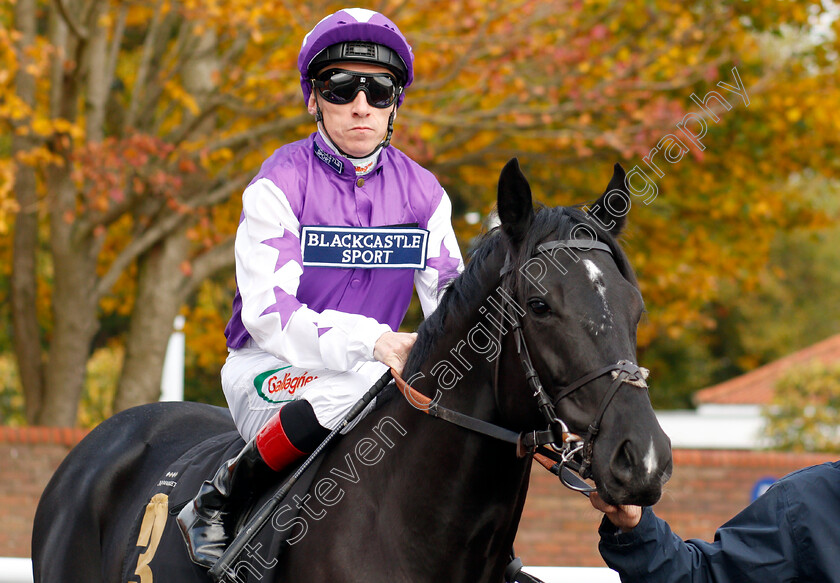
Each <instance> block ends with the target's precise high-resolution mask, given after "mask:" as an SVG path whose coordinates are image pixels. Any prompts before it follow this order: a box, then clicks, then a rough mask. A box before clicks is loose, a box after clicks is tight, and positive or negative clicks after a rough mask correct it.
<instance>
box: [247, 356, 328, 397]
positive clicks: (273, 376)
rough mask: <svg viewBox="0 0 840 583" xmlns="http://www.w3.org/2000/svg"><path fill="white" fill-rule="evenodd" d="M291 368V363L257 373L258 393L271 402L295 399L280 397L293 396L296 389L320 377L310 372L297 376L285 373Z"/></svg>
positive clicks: (255, 383)
mask: <svg viewBox="0 0 840 583" xmlns="http://www.w3.org/2000/svg"><path fill="white" fill-rule="evenodd" d="M289 368H292V367H291V365H289V366H284V367H282V368H276V369H274V370H269V371H266V372H264V373H262V374H259V375H257V376H256V378H254V388H255V389H257V394H259V396H260V397H262V398H263V399H264V400H266V401H268V402H269V403H286V402H288V401H294V399H280V396H281V395H282V396H293V395H294V394H295V391H297V390H298V389H300V388H303V387H304V386H306V385H308V384H309V383H310V382H312V381H314V380H315V379H317V378H318V377H316V376H314V375H310V374H309V373H308V372H304V373H303V374H299V375H297V376H292V375H291V373H288V372H287V373H285V374H283V371H284V370H286V369H289ZM278 373H279V374H278ZM284 393H285V394H284Z"/></svg>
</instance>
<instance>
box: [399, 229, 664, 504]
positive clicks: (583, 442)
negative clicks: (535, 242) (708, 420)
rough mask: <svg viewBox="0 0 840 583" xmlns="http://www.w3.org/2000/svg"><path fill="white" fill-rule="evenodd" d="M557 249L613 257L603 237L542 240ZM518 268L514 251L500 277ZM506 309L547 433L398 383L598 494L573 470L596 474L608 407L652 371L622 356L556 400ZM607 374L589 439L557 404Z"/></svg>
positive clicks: (417, 403) (437, 413)
mask: <svg viewBox="0 0 840 583" xmlns="http://www.w3.org/2000/svg"><path fill="white" fill-rule="evenodd" d="M556 248H567V249H580V250H583V251H591V250H599V251H605V252H607V253H609V254H610V255H612V250H611V249H610V248H609V247H608V246H607V245H605V244H604V243H601V242H600V241H591V240H576V239H566V240H559V241H552V242H550V243H545V244H542V245H540V246H539V247H538V253H547V252H549V251H551V250H552V249H556ZM513 271H514V266H513V262H512V260H511V257H510V253H508V255H507V257H506V259H505V264H504V266H503V267H502V269H501V271H500V272H499V276H500V278H501V279H502V281H503V282H504V281H505V280H507V279H508V278H509V274H511V273H512V272H513ZM504 289H505V291H506V292H508V293H507V294H506V295H507V297H508V298H512V297H513V296H512V295H511V294H510V291H511V290H510V288H509V287H507V286H506V287H505V288H504ZM503 308H504V310H505V313H506V315H507V316H509V319H508V322H512V329H513V333H514V340H515V342H516V352H517V353H518V355H519V359H520V362H521V363H522V368H523V370H524V371H525V378H526V379H527V381H528V385H529V386H530V387H531V389H532V390H533V391H534V394H533V396H534V397H535V398H536V399H537V407H538V408H539V410H540V412H541V413H542V415H543V417H544V418H545V420H546V422H547V423H548V428H547V429H545V430H542V431H538V430H534V431H529V432H525V433H516V432H514V431H511V430H509V429H505V428H503V427H500V426H498V425H494V424H492V423H489V422H487V421H483V420H481V419H477V418H475V417H470V416H469V415H464V414H463V413H459V412H457V411H453V410H451V409H447V408H446V407H442V406H441V405H439V404H437V402H436V401H433V400H432V399H430V398H429V397H426V396H425V395H423V394H421V393H420V392H418V391H416V390H415V389H414V388H412V387H411V386H410V385H409V384H408V383H406V381H404V380H403V379H402V378H401V377H400V376H399V375H398V374H397V373H396V372H393V375H394V379H395V381H396V384H397V387H398V389H399V390H400V392H402V394H403V395H404V396H405V397H406V399H407V400H408V401H409V402H410V403H411V404H412V405H413V406H414V407H416V408H418V409H420V410H421V411H423V412H424V413H427V414H429V415H431V416H433V417H437V418H439V419H443V420H444V421H448V422H449V423H452V424H454V425H458V426H460V427H463V428H465V429H469V430H470V431H474V432H476V433H481V434H483V435H487V436H489V437H493V438H495V439H499V440H502V441H507V442H509V443H514V444H516V446H517V455H519V456H520V457H524V456H525V455H535V454H538V455H541V456H543V459H541V460H539V461H540V463H542V465H544V466H545V467H546V468H547V469H549V470H550V471H551V472H553V473H555V474H557V475H558V476H559V477H560V480H561V481H562V482H563V484H564V485H566V486H567V487H569V488H571V489H573V490H577V491H579V492H584V493H588V492H592V491H594V490H595V488H593V487H591V486H589V484H587V483H586V482H584V481H583V480H581V479H580V478H578V477H577V476H576V475H575V474H574V473H572V472H571V471H570V469H571V470H574V471H575V472H577V474H579V475H580V476H581V477H582V478H584V479H587V478H589V477H591V475H592V456H593V450H594V446H595V439H596V437H597V436H598V433H599V432H600V430H601V421H602V420H603V417H604V413H605V412H606V410H607V407H609V405H610V403H611V402H612V400H613V398H614V397H615V395H616V393H617V392H618V389H619V388H621V386H622V385H624V384H629V385H632V386H635V387H639V388H643V389H647V382H646V379H647V377H648V370H647V369H646V368H642V367H640V366H638V365H636V364H635V363H633V362H631V361H629V360H620V361H618V362H617V363H614V364H608V365H605V366H603V367H601V368H599V369H597V370H595V371H592V372H590V373H587V374H585V375H583V376H581V377H580V378H578V379H577V380H576V381H574V382H572V383H571V384H569V385H567V386H565V387H563V388H562V389H561V390H560V392H559V393H558V394H557V396H556V397H555V398H554V401H552V400H551V399H550V398H549V396H548V394H547V393H546V391H545V389H544V388H543V385H542V383H541V382H540V377H539V374H538V373H537V371H536V369H535V368H534V365H533V362H532V361H531V356H530V354H529V352H528V345H527V343H526V342H525V333H524V331H523V329H522V319H521V317H520V312H517V311H516V310H513V309H512V307H511V304H510V302H509V301H506V302H505V303H504V306H503ZM522 313H524V312H522ZM499 336H500V340H501V330H500V332H499ZM499 361H500V359H499V358H498V357H497V360H496V374H495V378H494V387H493V389H494V393H495V394H496V395H498V390H499V383H498V365H499ZM606 374H610V375H611V377H612V383H611V384H610V388H609V390H608V391H607V393H606V394H605V395H604V397H603V398H602V399H601V404H600V406H599V407H598V412H597V413H596V415H595V417H594V419H593V420H592V422H591V423H590V424H589V426H588V427H587V429H586V435H585V436H584V437H580V436H578V435H576V434H574V433H572V432H571V431H570V430H569V428H568V425H566V423H565V422H564V421H563V420H562V419H560V418H559V417H558V416H557V413H556V408H557V407H558V406H559V403H560V401H561V400H563V399H565V398H566V397H568V396H569V395H571V394H572V393H574V392H575V391H577V390H578V389H581V388H583V387H584V386H586V385H587V384H589V383H590V382H592V381H594V380H595V379H598V378H600V377H602V376H604V375H606ZM546 446H548V447H546ZM577 456H579V457H580V461H577V459H576V457H577Z"/></svg>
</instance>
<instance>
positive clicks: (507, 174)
mask: <svg viewBox="0 0 840 583" xmlns="http://www.w3.org/2000/svg"><path fill="white" fill-rule="evenodd" d="M497 206H498V209H499V220H500V221H501V222H502V229H503V230H504V231H505V233H507V235H508V236H509V237H510V238H511V240H512V241H514V242H519V241H522V239H524V238H525V234H526V233H527V232H528V228H529V227H530V226H531V221H532V220H533V218H534V205H533V202H532V201H531V187H530V186H529V185H528V180H527V179H526V178H525V175H524V174H522V170H520V168H519V160H517V159H516V158H512V159H511V160H510V161H509V162H508V163H507V164H505V167H504V168H502V174H501V176H499V199H498V203H497Z"/></svg>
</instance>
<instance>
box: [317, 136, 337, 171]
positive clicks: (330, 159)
mask: <svg viewBox="0 0 840 583" xmlns="http://www.w3.org/2000/svg"><path fill="white" fill-rule="evenodd" d="M312 145H313V146H314V147H313V148H312V149H313V150H314V151H315V156H317V157H318V159H319V160H320V161H321V162H323V163H324V164H326V165H327V166H329V167H330V168H332V169H333V170H335V171H336V172H337V173H338V174H341V173H342V172H343V171H344V162H343V161H342V160H340V159H339V158H337V157H336V156H335V155H333V154H330V153H329V152H327V151H326V150H324V149H323V148H321V146H319V145H318V142H312Z"/></svg>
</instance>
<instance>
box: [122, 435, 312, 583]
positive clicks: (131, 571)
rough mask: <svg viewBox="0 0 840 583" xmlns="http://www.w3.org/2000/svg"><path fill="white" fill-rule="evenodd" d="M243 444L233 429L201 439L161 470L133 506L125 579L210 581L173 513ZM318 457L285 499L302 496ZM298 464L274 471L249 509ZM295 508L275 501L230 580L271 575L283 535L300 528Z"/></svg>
mask: <svg viewBox="0 0 840 583" xmlns="http://www.w3.org/2000/svg"><path fill="white" fill-rule="evenodd" d="M244 445H245V442H244V441H243V440H242V438H241V437H240V436H239V433H238V432H237V431H229V432H226V433H222V434H220V435H217V436H215V437H212V438H210V439H208V440H206V441H203V442H201V443H199V444H198V445H196V446H195V447H193V448H192V449H190V450H189V451H187V452H186V453H185V454H184V455H182V456H181V457H180V458H178V459H177V460H176V461H175V462H174V463H173V464H171V465H170V466H169V467H168V468H166V469H165V470H164V471H163V472H162V473H161V475H160V476H159V479H158V481H157V482H156V483H155V484H154V485H153V486H152V487H151V488H150V489H149V492H148V494H147V496H146V497H145V498H142V500H144V501H145V505H144V506H143V507H142V508H139V509H138V510H137V517H136V519H135V520H134V522H133V523H132V524H133V526H132V532H131V533H130V536H129V538H128V541H129V548H128V549H127V552H126V553H125V557H126V558H125V562H124V564H123V567H122V573H123V575H122V578H121V580H122V581H123V582H127V583H186V582H191V581H196V582H198V581H200V582H202V583H206V582H207V581H209V580H210V579H209V577H208V575H207V570H206V569H205V568H203V567H200V566H198V565H196V564H194V563H193V562H192V561H190V558H189V555H188V554H187V547H186V543H185V542H184V539H183V537H182V535H181V531H180V529H179V528H178V524H177V523H176V517H177V515H178V512H179V511H180V510H181V508H183V507H184V505H186V504H188V503H189V502H190V501H191V500H192V499H193V498H194V497H195V495H196V494H197V493H198V489H199V487H200V486H201V483H202V482H203V481H204V480H209V479H211V478H212V477H213V475H214V474H215V473H216V470H218V468H219V467H220V466H221V465H222V463H224V462H225V461H226V460H228V459H230V458H233V457H235V456H236V454H237V453H239V451H240V450H241V449H242V448H243V447H244ZM322 458H323V456H322V457H321V458H318V459H316V460H315V463H313V464H312V465H311V466H310V467H309V468H307V470H306V471H305V472H304V474H303V475H302V476H301V477H300V479H299V480H298V481H297V482H296V483H295V485H294V487H293V488H292V490H291V491H290V492H289V494H288V496H287V497H286V498H288V499H290V500H291V499H293V497H294V496H299V497H303V496H304V495H305V494H306V492H307V490H308V489H309V487H310V486H311V483H312V481H313V479H314V476H315V474H316V472H317V470H318V465H319V463H318V462H319V460H320V459H322ZM300 463H303V461H301V462H300ZM300 463H298V464H294V465H293V467H291V468H289V469H288V470H287V471H285V472H283V473H281V474H278V479H277V485H276V487H271V488H269V489H268V491H266V492H265V493H263V494H262V495H260V496H258V499H257V500H256V503H255V504H254V505H253V508H260V507H262V505H263V504H264V503H265V502H266V501H267V500H268V499H269V498H270V497H271V496H272V495H273V494H274V492H276V491H277V490H278V489H279V488H280V486H281V485H282V484H283V483H284V482H285V479H286V477H288V476H290V475H291V474H292V473H293V472H294V471H295V470H296V469H297V468H298V467H299V465H300ZM284 500H285V499H284ZM253 508H252V510H253ZM299 513H300V508H299V505H297V504H294V503H289V504H284V503H282V502H281V503H280V504H279V505H278V507H277V510H276V511H275V513H274V514H273V515H272V520H271V521H270V522H269V523H268V524H267V525H266V526H265V527H263V528H262V529H261V531H260V532H259V533H257V535H256V536H255V537H254V540H253V541H252V542H251V543H250V545H249V546H248V547H246V550H245V552H244V553H243V556H242V559H243V560H241V561H239V563H236V564H234V565H233V568H234V571H235V573H236V577H235V578H234V579H233V580H235V581H241V582H243V583H244V582H247V581H272V580H274V578H273V577H271V571H272V570H273V569H274V568H276V566H277V564H279V561H278V560H277V558H278V557H279V555H280V554H281V553H282V551H283V549H284V548H285V547H286V546H288V544H289V543H288V542H287V540H288V539H289V538H291V537H293V536H294V535H295V534H296V532H295V531H296V530H299V529H298V528H297V524H298V523H297V522H296V520H295V517H296V516H297V515H298V514H299ZM249 514H250V512H249ZM240 522H241V523H244V522H245V521H244V520H243V521H240ZM266 576H268V578H267V579H265V577H266Z"/></svg>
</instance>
